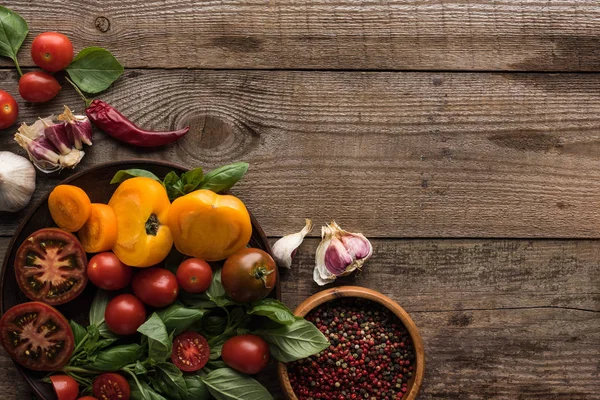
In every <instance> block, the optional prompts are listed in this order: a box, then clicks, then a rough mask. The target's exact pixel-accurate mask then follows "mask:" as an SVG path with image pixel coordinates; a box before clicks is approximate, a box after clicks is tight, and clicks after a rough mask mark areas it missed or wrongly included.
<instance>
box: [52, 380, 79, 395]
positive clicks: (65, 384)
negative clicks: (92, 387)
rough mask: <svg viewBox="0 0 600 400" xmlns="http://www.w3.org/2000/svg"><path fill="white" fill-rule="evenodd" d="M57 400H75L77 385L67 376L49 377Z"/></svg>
mask: <svg viewBox="0 0 600 400" xmlns="http://www.w3.org/2000/svg"><path fill="white" fill-rule="evenodd" d="M50 381H51V382H52V386H53V387H54V391H55V392H56V396H58V400H77V395H78V394H79V385H78V384H77V382H76V381H75V379H73V378H71V377H70V376H69V375H52V376H51V377H50Z"/></svg>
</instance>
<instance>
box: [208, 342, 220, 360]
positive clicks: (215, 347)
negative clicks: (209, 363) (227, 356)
mask: <svg viewBox="0 0 600 400" xmlns="http://www.w3.org/2000/svg"><path fill="white" fill-rule="evenodd" d="M222 351H223V343H217V344H211V346H210V357H209V358H208V359H209V360H218V359H219V357H221V352H222Z"/></svg>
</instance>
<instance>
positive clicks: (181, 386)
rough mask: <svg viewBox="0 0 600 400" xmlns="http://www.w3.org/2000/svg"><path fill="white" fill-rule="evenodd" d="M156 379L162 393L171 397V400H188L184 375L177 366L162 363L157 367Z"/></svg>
mask: <svg viewBox="0 0 600 400" xmlns="http://www.w3.org/2000/svg"><path fill="white" fill-rule="evenodd" d="M156 378H157V381H158V385H159V387H160V389H161V391H162V392H163V393H165V394H168V395H169V399H173V400H177V399H180V400H185V399H187V397H188V395H187V385H186V384H185V381H184V380H183V373H182V372H181V371H180V370H179V368H177V367H176V366H175V365H173V364H170V363H161V364H158V365H157V366H156Z"/></svg>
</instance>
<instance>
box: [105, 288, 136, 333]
mask: <svg viewBox="0 0 600 400" xmlns="http://www.w3.org/2000/svg"><path fill="white" fill-rule="evenodd" d="M104 320H105V321H106V325H108V329H110V330H111V331H113V332H114V333H116V334H117V335H132V334H134V333H135V332H136V331H137V329H138V328H139V327H140V326H141V325H142V324H143V323H144V321H146V308H145V307H144V304H143V303H142V302H141V301H140V299H138V298H137V297H135V296H134V295H132V294H120V295H118V296H117V297H115V298H114V299H112V300H111V301H109V302H108V304H107V305H106V310H105V311H104Z"/></svg>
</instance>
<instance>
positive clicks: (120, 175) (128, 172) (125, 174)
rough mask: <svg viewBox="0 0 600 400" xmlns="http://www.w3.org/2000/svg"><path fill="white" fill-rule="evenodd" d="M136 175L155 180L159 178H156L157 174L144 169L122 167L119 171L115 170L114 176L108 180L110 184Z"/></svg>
mask: <svg viewBox="0 0 600 400" xmlns="http://www.w3.org/2000/svg"><path fill="white" fill-rule="evenodd" d="M137 176H142V177H145V178H150V179H154V180H155V181H159V182H160V179H158V176H156V175H154V174H153V173H152V172H150V171H146V170H145V169H137V168H132V169H122V170H120V171H117V173H116V174H115V176H113V178H112V179H111V180H110V184H111V185H112V184H114V183H121V182H123V181H126V180H127V179H130V178H135V177H137Z"/></svg>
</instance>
